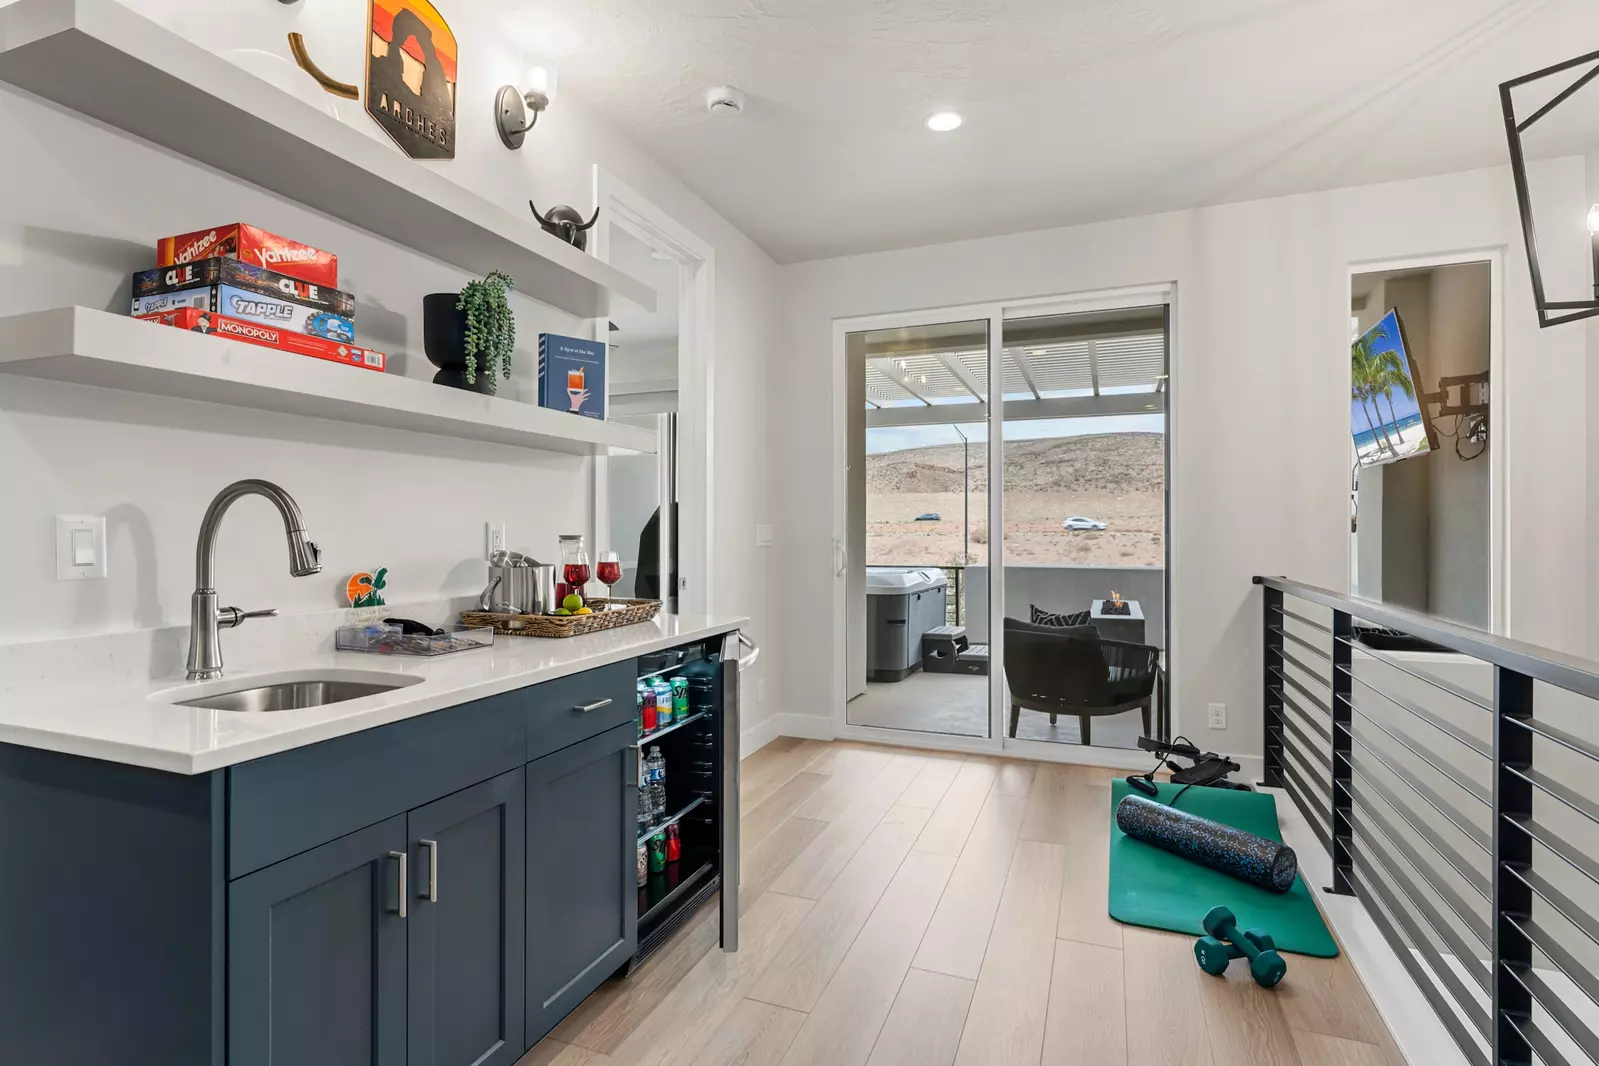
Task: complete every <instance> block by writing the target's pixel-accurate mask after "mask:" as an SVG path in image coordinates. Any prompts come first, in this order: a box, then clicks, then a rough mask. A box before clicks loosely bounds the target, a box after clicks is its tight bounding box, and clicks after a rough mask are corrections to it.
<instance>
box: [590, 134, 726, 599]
mask: <svg viewBox="0 0 1599 1066" xmlns="http://www.w3.org/2000/svg"><path fill="white" fill-rule="evenodd" d="M594 207H595V209H596V210H598V211H599V220H598V222H597V223H596V224H595V226H594V229H593V231H592V232H591V233H590V236H591V237H592V238H593V240H594V255H595V257H596V258H598V259H600V260H602V261H604V262H609V261H610V254H611V234H612V231H613V230H612V228H613V227H615V228H617V229H620V230H623V231H625V232H627V233H629V234H631V235H632V236H634V237H637V238H638V239H639V240H641V241H643V242H644V243H645V244H647V245H649V246H650V248H651V249H653V250H655V251H658V252H662V253H663V254H665V255H667V256H670V257H671V258H672V260H673V261H675V262H676V263H677V264H678V272H677V275H678V291H677V297H678V300H677V306H678V318H677V415H678V419H677V457H678V462H677V470H676V472H675V474H676V478H677V497H678V501H679V502H678V519H677V539H678V545H677V565H678V590H677V595H678V611H679V613H682V614H708V613H709V612H710V606H711V603H712V602H713V595H712V593H713V588H712V585H713V581H714V579H715V570H714V569H713V568H712V566H711V560H712V559H713V558H715V552H714V547H713V544H712V541H713V539H714V535H715V530H716V525H715V521H714V515H715V499H716V485H715V477H714V468H713V465H712V461H711V457H712V455H713V454H714V452H713V442H714V428H715V415H716V403H715V384H716V375H715V370H716V250H715V249H714V248H712V247H711V245H710V244H709V243H708V242H707V241H705V240H704V239H702V238H701V237H700V236H699V235H698V234H696V233H694V232H693V231H692V230H690V229H689V228H688V227H686V226H684V225H682V224H681V223H679V222H678V221H677V220H676V219H675V218H673V217H672V216H671V215H670V214H668V213H667V212H665V211H663V210H662V209H661V208H659V207H657V206H656V205H655V204H654V203H652V202H651V201H650V200H648V199H647V198H645V197H644V196H643V195H642V194H640V193H639V192H638V191H637V190H636V189H634V188H633V187H632V186H630V185H628V184H627V183H626V182H625V181H623V180H622V179H621V178H619V177H617V176H616V174H614V173H612V172H611V171H608V170H606V169H605V168H604V167H602V166H600V165H599V164H595V166H594ZM591 323H592V329H593V332H594V339H596V340H599V341H603V342H605V344H606V351H607V356H608V355H609V351H610V331H609V328H608V320H607V319H603V318H601V319H593V320H591ZM605 387H606V407H607V410H609V407H610V387H611V381H610V376H609V375H607V376H606V383H605ZM609 455H610V450H609V449H607V453H606V454H605V455H600V456H596V457H595V460H594V507H593V510H592V517H593V522H594V536H593V541H592V543H593V544H594V546H595V550H596V551H601V550H604V549H606V548H616V549H617V550H618V551H620V550H621V549H620V548H618V547H617V546H616V545H613V544H611V543H610V529H611V514H610V496H609V488H610V472H609ZM665 506H667V505H666V504H663V507H665ZM666 518H667V516H665V515H663V521H662V523H661V530H662V538H661V544H662V549H663V554H665V553H666V551H667V550H669V549H668V548H667V538H668V537H669V535H670V532H669V531H670V529H671V523H670V521H669V520H664V519H666ZM661 572H662V573H663V574H669V573H670V571H669V570H666V569H663V570H662V571H661Z"/></svg>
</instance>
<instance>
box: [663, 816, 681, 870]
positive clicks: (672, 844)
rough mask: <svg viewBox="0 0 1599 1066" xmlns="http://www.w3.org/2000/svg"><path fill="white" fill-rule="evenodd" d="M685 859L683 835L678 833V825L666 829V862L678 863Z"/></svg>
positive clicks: (674, 824)
mask: <svg viewBox="0 0 1599 1066" xmlns="http://www.w3.org/2000/svg"><path fill="white" fill-rule="evenodd" d="M682 857H683V835H682V834H681V833H679V832H678V831H677V825H676V823H673V824H672V825H669V826H667V827H666V861H667V862H676V861H677V860H678V859H681V858H682Z"/></svg>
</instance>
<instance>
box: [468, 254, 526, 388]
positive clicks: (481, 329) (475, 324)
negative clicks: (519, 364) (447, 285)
mask: <svg viewBox="0 0 1599 1066" xmlns="http://www.w3.org/2000/svg"><path fill="white" fill-rule="evenodd" d="M512 285H513V282H512V281H511V278H510V276H509V275H508V274H505V273H504V272H503V271H499V270H491V271H489V274H488V276H487V277H485V278H482V279H480V280H478V279H475V280H472V281H469V282H467V283H466V284H465V285H464V286H463V287H462V288H461V295H460V299H459V300H457V301H456V304H455V306H456V309H457V310H460V311H465V312H466V344H465V350H466V380H467V383H468V384H471V385H475V384H477V374H478V370H479V368H480V365H479V362H478V356H479V355H481V356H482V357H483V359H482V364H481V369H482V371H483V372H484V373H485V374H487V375H488V376H489V379H490V386H489V391H491V392H493V391H495V384H496V383H495V382H494V378H495V377H496V375H497V376H499V377H503V378H506V379H509V378H510V376H511V353H512V352H513V351H514V350H515V348H516V316H515V315H514V314H512V313H511V305H510V303H509V301H508V300H507V299H506V293H507V292H508V291H509V290H510V289H511V287H512Z"/></svg>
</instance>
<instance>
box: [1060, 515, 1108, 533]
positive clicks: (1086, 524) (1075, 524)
mask: <svg viewBox="0 0 1599 1066" xmlns="http://www.w3.org/2000/svg"><path fill="white" fill-rule="evenodd" d="M1061 528H1062V529H1070V530H1101V529H1104V528H1105V523H1103V522H1101V521H1100V520H1099V519H1097V518H1084V517H1082V516H1081V515H1076V516H1074V517H1071V518H1068V519H1066V521H1064V522H1062V523H1061Z"/></svg>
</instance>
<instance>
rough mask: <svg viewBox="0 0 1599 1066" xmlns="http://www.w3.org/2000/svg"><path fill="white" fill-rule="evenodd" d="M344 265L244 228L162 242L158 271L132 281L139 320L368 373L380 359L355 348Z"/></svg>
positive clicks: (234, 225) (385, 361)
mask: <svg viewBox="0 0 1599 1066" xmlns="http://www.w3.org/2000/svg"><path fill="white" fill-rule="evenodd" d="M338 283H339V260H338V257H337V256H335V255H333V254H331V253H329V252H324V251H322V250H321V249H319V248H313V247H311V246H310V245H308V244H300V243H299V242H298V241H291V240H288V239H287V238H285V237H279V236H277V235H276V234H272V233H268V232H267V231H265V230H263V229H259V228H257V227H255V226H251V225H247V224H245V223H242V222H236V223H231V224H229V225H226V226H215V227H213V228H211V229H207V230H200V231H198V232H195V233H184V234H180V235H178V236H176V237H163V238H161V240H160V241H158V242H157V243H156V266H155V267H154V268H153V269H150V270H141V271H140V272H139V273H137V274H135V275H133V307H132V314H133V316H134V317H135V318H139V319H142V320H144V321H147V322H157V323H160V324H162V325H167V326H176V327H177V328H179V329H185V330H191V331H193V332H198V333H214V334H217V335H218V336H223V337H229V338H231V339H234V340H242V341H246V342H248V343H251V344H259V345H262V346H264V347H268V348H277V349H280V350H282V351H288V352H294V353H295V354H297V355H309V356H312V357H314V358H317V359H327V360H329V361H332V362H336V363H346V364H348V365H350V366H359V367H363V368H365V369H368V370H378V371H382V370H384V369H386V367H387V364H388V358H387V356H385V355H384V354H383V353H382V352H378V351H373V350H372V349H370V348H359V347H356V345H355V298H354V297H353V296H351V295H350V294H349V293H347V292H344V291H343V290H341V289H339V288H338Z"/></svg>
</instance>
